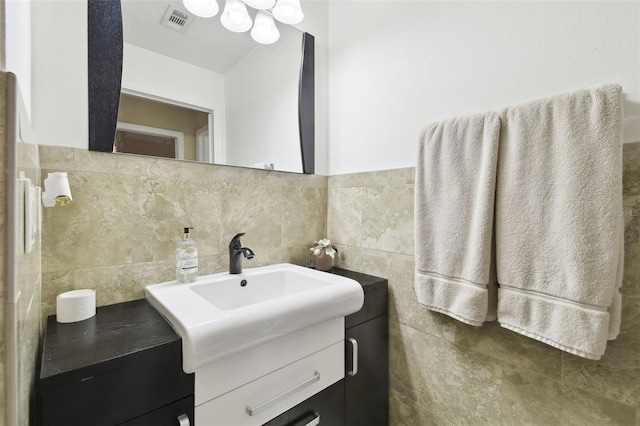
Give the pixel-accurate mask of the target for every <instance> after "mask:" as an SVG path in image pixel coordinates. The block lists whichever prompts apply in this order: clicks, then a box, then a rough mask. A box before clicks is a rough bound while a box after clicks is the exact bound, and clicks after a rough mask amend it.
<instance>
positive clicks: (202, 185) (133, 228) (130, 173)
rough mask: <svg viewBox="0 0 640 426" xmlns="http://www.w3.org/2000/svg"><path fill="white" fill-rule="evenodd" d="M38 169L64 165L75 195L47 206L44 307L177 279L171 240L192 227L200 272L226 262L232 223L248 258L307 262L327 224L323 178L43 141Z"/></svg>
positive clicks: (118, 296) (138, 292)
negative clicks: (71, 294)
mask: <svg viewBox="0 0 640 426" xmlns="http://www.w3.org/2000/svg"><path fill="white" fill-rule="evenodd" d="M40 148H41V151H40V152H41V163H42V176H43V178H44V177H46V176H47V173H48V172H53V171H67V172H68V173H69V180H70V184H71V190H72V193H73V202H72V203H71V204H70V205H69V206H67V207H58V208H52V209H45V211H44V223H43V237H42V238H43V241H42V244H43V253H42V271H43V289H42V293H43V294H42V301H43V313H44V315H45V317H46V316H47V315H51V314H54V313H55V300H56V296H57V295H58V294H60V293H62V292H64V291H68V290H72V289H78V288H94V289H96V293H97V304H98V305H108V304H113V303H118V302H123V301H128V300H133V299H140V298H143V297H144V287H145V286H146V285H148V284H153V283H159V282H163V281H168V280H173V279H175V269H174V268H175V244H176V241H177V240H178V236H179V231H181V229H182V228H183V227H184V226H193V227H194V228H195V229H194V231H193V234H192V235H193V236H194V239H196V240H197V241H198V247H199V257H200V273H201V274H210V273H215V272H222V271H226V270H228V267H229V265H228V258H229V256H228V244H229V241H230V240H231V238H232V237H233V236H234V235H235V233H238V232H246V235H245V236H244V237H243V238H242V243H243V245H244V246H246V247H250V248H251V249H253V251H254V252H255V253H256V257H255V258H254V259H253V260H244V264H245V266H246V267H252V266H259V265H265V264H271V263H277V262H291V263H296V264H300V265H305V264H306V263H307V262H308V261H309V259H308V250H309V247H310V246H311V244H312V242H313V241H314V240H317V239H319V238H322V237H323V236H324V233H325V224H326V211H327V205H326V203H327V178H326V177H323V176H305V175H300V174H292V173H282V172H269V171H264V170H252V169H244V168H235V167H221V166H215V165H210V164H198V163H193V162H184V161H175V160H164V159H152V158H149V157H139V156H132V155H115V154H111V153H96V152H89V151H86V150H80V149H72V148H62V147H52V146H41V147H40Z"/></svg>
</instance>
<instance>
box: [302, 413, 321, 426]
mask: <svg viewBox="0 0 640 426" xmlns="http://www.w3.org/2000/svg"><path fill="white" fill-rule="evenodd" d="M313 414H315V415H316V417H315V418H314V419H313V420H311V421H310V422H309V423H307V424H306V425H304V426H317V425H319V424H320V414H318V413H313Z"/></svg>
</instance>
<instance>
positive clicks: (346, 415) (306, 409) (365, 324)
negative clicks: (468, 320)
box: [264, 268, 389, 426]
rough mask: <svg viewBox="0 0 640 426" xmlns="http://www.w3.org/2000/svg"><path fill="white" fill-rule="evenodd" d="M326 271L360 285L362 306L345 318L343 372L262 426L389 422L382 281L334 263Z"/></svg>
mask: <svg viewBox="0 0 640 426" xmlns="http://www.w3.org/2000/svg"><path fill="white" fill-rule="evenodd" d="M331 272H332V273H334V274H338V275H342V276H345V277H348V278H352V279H354V280H356V281H358V282H359V283H360V284H361V285H362V288H363V290H364V305H363V306H362V309H360V310H359V311H358V312H355V313H353V314H351V315H349V316H347V317H346V318H345V378H344V379H343V380H340V381H339V382H337V383H335V384H333V385H332V386H330V387H328V388H326V389H325V390H323V391H322V392H319V393H318V394H316V395H314V396H313V397H311V398H309V399H307V400H306V401H304V402H302V403H300V404H298V405H297V406H295V407H294V408H292V409H291V410H289V411H287V412H285V413H283V414H281V415H280V416H278V417H276V418H275V419H273V420H271V421H270V422H268V423H266V424H265V425H264V426H307V425H316V424H319V425H328V426H342V425H344V426H386V425H388V424H389V419H388V418H389V373H388V372H389V351H388V347H389V334H388V308H387V305H388V281H387V280H386V279H383V278H378V277H374V276H372V275H366V274H360V273H357V272H352V271H347V270H344V269H339V268H333V269H332V270H331ZM356 348H357V349H356Z"/></svg>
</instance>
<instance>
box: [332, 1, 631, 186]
mask: <svg viewBox="0 0 640 426" xmlns="http://www.w3.org/2000/svg"><path fill="white" fill-rule="evenodd" d="M329 23H330V26H329V156H328V164H329V174H341V173H350V172H359V171H368V170H381V169H392V168H398V167H408V166H414V165H415V162H416V153H417V142H418V135H419V131H420V129H421V128H422V127H423V126H424V125H426V124H429V123H430V122H433V121H438V120H441V119H445V118H449V117H454V116H461V115H468V114H474V113H480V112H484V111H489V110H496V109H500V108H503V107H507V106H509V105H514V104H518V103H523V102H527V101H531V100H535V99H538V98H542V97H546V96H549V95H554V94H559V93H564V92H569V91H573V90H577V89H581V88H588V87H594V86H598V85H600V84H603V83H619V84H621V85H622V87H623V90H624V92H625V105H624V106H625V116H632V115H638V114H640V77H639V76H640V42H639V39H640V3H639V2H637V1H636V2H590V1H583V2H428V1H407V2H405V1H366V2H365V1H339V0H337V1H331V2H329Z"/></svg>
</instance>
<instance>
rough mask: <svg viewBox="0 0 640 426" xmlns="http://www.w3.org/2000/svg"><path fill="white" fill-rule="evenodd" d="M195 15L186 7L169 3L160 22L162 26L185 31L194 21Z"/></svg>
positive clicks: (180, 31) (181, 31)
mask: <svg viewBox="0 0 640 426" xmlns="http://www.w3.org/2000/svg"><path fill="white" fill-rule="evenodd" d="M193 19H194V16H193V15H192V14H191V13H189V12H187V11H186V10H184V9H181V8H179V7H176V6H172V5H169V7H168V8H167V11H166V12H165V14H164V17H163V18H162V22H161V23H160V24H161V25H162V26H164V27H167V28H171V29H172V30H175V31H178V32H179V33H184V32H185V31H187V28H189V25H191V22H193Z"/></svg>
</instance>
